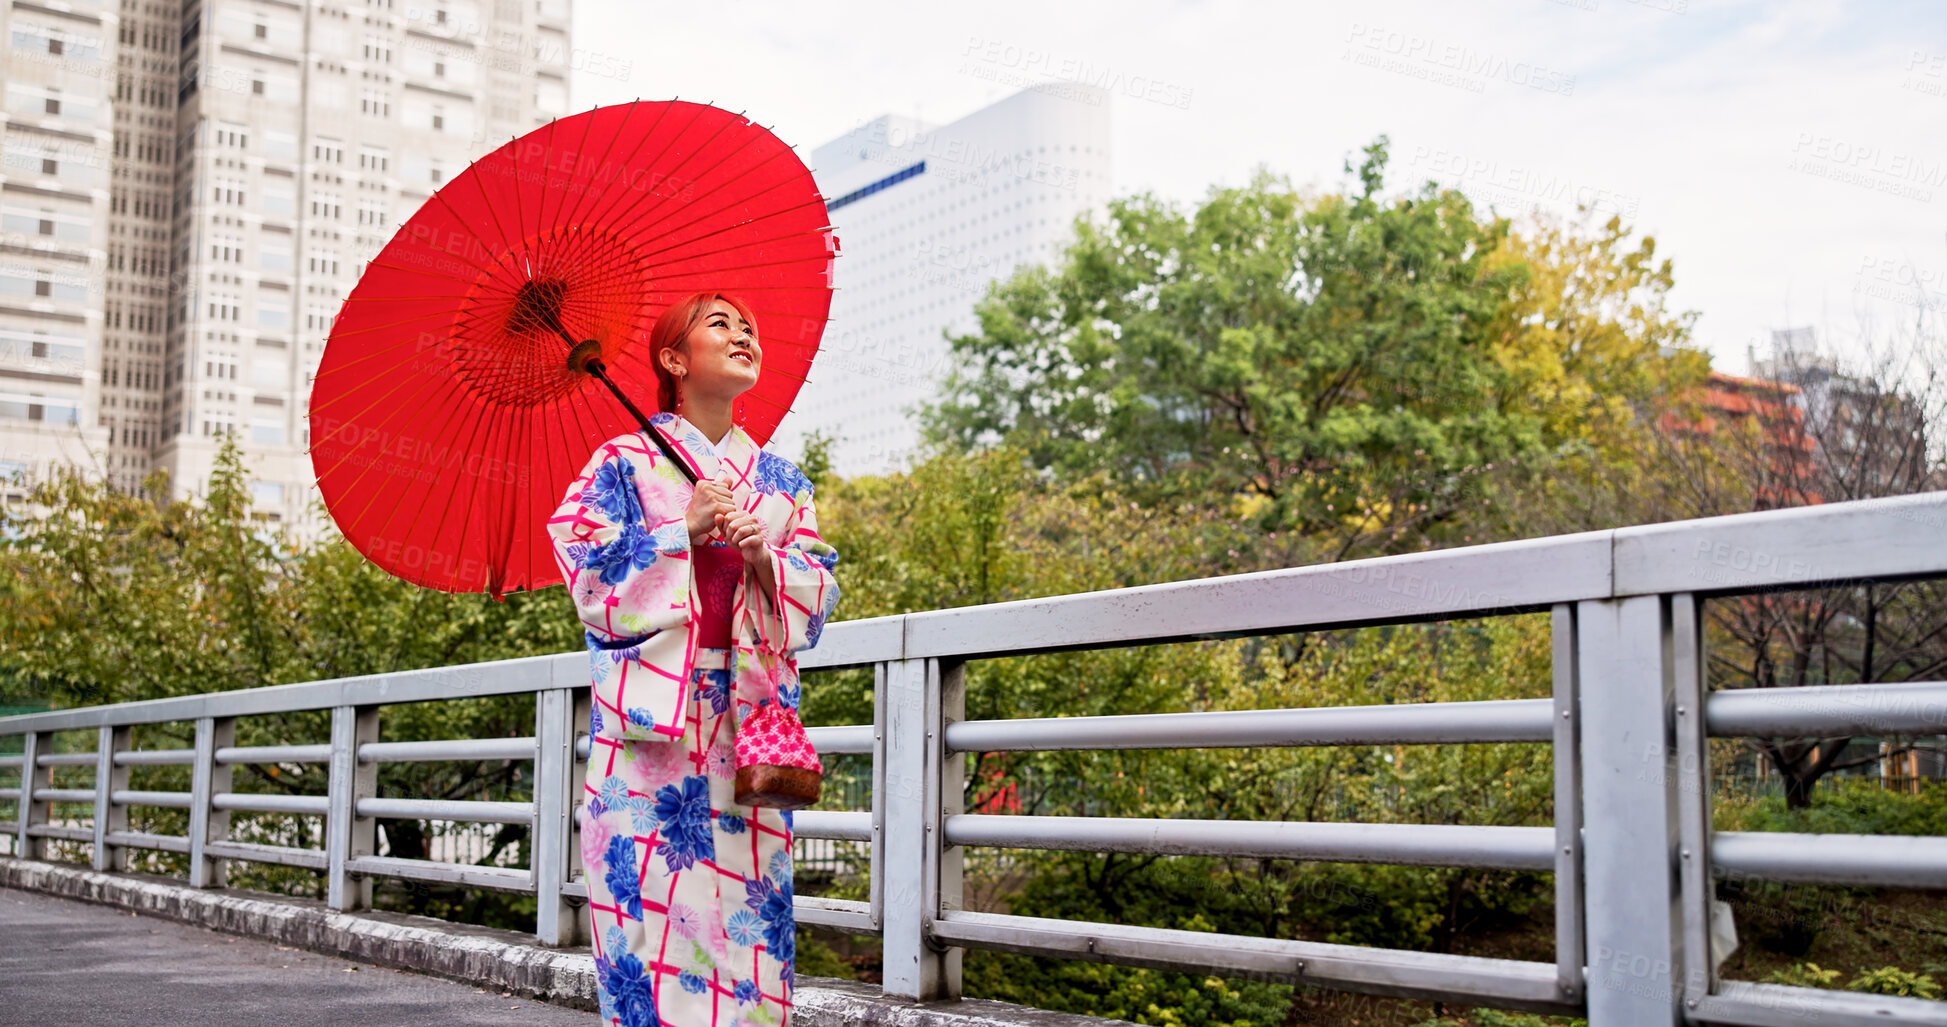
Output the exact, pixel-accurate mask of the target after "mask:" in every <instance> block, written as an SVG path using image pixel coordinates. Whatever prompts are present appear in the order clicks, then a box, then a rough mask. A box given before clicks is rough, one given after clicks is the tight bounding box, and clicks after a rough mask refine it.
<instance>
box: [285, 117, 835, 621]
mask: <svg viewBox="0 0 1947 1027" xmlns="http://www.w3.org/2000/svg"><path fill="white" fill-rule="evenodd" d="M837 247H838V242H837V239H836V238H835V237H833V236H832V235H831V230H830V221H829V219H828V218H827V216H826V213H825V203H824V199H823V198H822V197H821V196H820V195H819V193H818V187H817V185H816V184H814V183H813V182H812V178H811V173H810V172H809V171H807V170H806V169H805V166H804V164H803V163H802V162H801V161H799V160H798V158H797V155H796V154H794V153H793V152H792V151H791V149H790V147H788V146H786V145H784V144H783V143H782V142H780V141H779V140H778V139H777V137H776V136H773V135H772V134H771V133H770V132H769V131H767V130H766V129H764V128H763V127H761V126H759V125H756V124H754V123H752V122H750V121H749V120H747V119H745V118H743V117H742V116H741V115H736V114H731V113H729V112H727V111H723V110H719V109H717V108H715V107H711V106H708V105H705V104H696V103H685V102H682V101H667V102H659V103H650V102H636V103H631V104H623V105H620V106H616V107H607V108H601V109H598V110H594V111H590V112H588V113H586V114H580V115H576V116H574V117H569V118H563V119H561V120H559V121H555V122H553V123H551V124H549V125H547V126H546V127H544V128H540V129H537V130H535V131H534V132H531V133H529V134H527V135H525V136H523V137H521V138H519V139H516V140H514V141H512V142H509V143H508V144H507V145H505V146H503V147H501V148H500V149H498V150H495V151H494V152H493V153H491V154H489V155H487V156H486V157H484V158H482V159H481V160H480V161H479V162H478V163H476V164H473V165H471V166H469V167H468V168H467V170H465V171H464V172H462V173H461V174H460V175H459V176H458V177H456V178H454V179H453V181H451V182H450V183H448V184H447V185H445V186H444V187H442V188H441V189H440V190H439V192H438V193H436V194H435V195H434V196H433V197H432V198H431V199H430V200H428V201H426V203H425V205H424V206H422V207H420V209H419V212H418V213H416V214H414V215H413V217H412V219H411V220H410V221H408V222H406V223H405V225H403V226H402V227H401V228H400V229H399V232H398V234H397V235H395V236H394V237H393V238H392V241H391V242H390V243H388V244H387V245H386V247H385V249H384V250H383V251H382V252H381V253H380V254H379V255H378V257H377V258H376V259H374V260H373V261H372V262H371V263H370V264H369V265H368V266H367V268H366V270H365V273H364V276H363V277H362V278H360V279H359V283H358V286H357V287H356V288H354V289H353V290H352V293H351V296H350V297H349V298H348V299H346V301H345V305H344V309H343V311H342V312H341V313H340V314H339V315H338V319H337V321H336V323H335V324H334V326H333V328H332V332H331V338H330V341H329V342H328V343H327V345H326V347H325V352H324V357H323V360H322V361H321V362H320V364H319V366H318V374H317V380H316V382H315V383H314V384H313V386H312V390H311V410H310V418H311V464H312V468H313V469H314V470H315V471H316V473H317V476H318V487H319V489H320V490H321V491H322V492H323V494H324V500H325V506H326V507H327V509H329V510H330V511H331V516H332V518H333V519H334V520H335V521H336V522H337V524H338V528H339V530H340V531H342V532H343V533H344V535H345V537H346V538H347V539H349V540H350V541H351V543H352V544H353V545H354V546H357V547H358V549H359V551H360V552H362V553H364V554H365V556H366V557H367V558H369V559H370V560H371V561H372V562H373V563H376V564H378V565H379V566H380V567H382V568H384V569H385V570H387V571H389V572H391V573H392V574H395V575H397V576H399V577H401V578H404V579H406V580H407V581H411V582H414V583H415V584H419V585H423V586H426V587H428V588H436V589H440V590H442V591H447V592H478V591H487V592H491V593H493V594H495V595H499V594H501V593H504V592H512V591H518V590H521V589H534V588H541V587H544V586H547V585H552V584H555V583H556V582H559V581H560V580H561V576H560V574H559V573H558V572H557V570H556V569H555V564H554V559H553V556H552V554H551V552H550V550H549V545H548V541H547V538H546V534H545V531H544V525H545V524H546V520H547V517H548V515H549V514H551V513H552V512H553V510H554V508H555V505H556V504H557V503H558V502H559V501H560V498H561V492H562V490H564V489H565V488H566V487H567V484H568V482H569V481H571V480H572V479H573V478H574V476H575V475H576V474H577V473H578V472H579V471H580V470H581V467H582V464H583V463H585V462H586V461H587V459H588V455H589V454H590V453H591V452H593V451H594V449H595V447H596V446H598V445H600V444H601V443H602V442H604V441H606V440H608V439H610V438H613V437H615V436H616V435H620V434H623V433H625V432H628V431H631V430H634V429H636V427H637V426H638V421H637V418H636V417H635V416H634V415H633V414H632V413H631V412H630V411H629V410H627V409H625V408H624V405H623V404H622V403H621V402H618V398H617V395H619V393H617V394H611V391H610V389H609V388H606V387H604V384H603V383H601V382H598V381H597V380H596V376H597V375H601V374H604V373H605V374H606V376H607V378H608V380H609V381H610V382H612V383H613V384H614V385H615V386H619V388H620V391H621V392H626V393H627V394H628V395H629V396H630V397H631V398H632V399H634V400H635V403H636V404H637V405H640V406H642V407H644V408H648V409H653V406H654V401H655V399H656V389H657V386H656V379H655V376H654V373H653V372H652V371H651V369H650V364H649V354H648V352H647V350H648V339H649V331H650V328H651V327H652V326H653V325H654V324H655V322H656V317H657V315H659V314H660V313H661V312H662V311H663V309H664V308H665V307H666V306H668V305H669V304H670V303H673V302H675V301H676V300H678V299H681V298H682V297H684V296H687V295H689V294H691V293H694V292H697V291H699V290H704V289H710V290H721V291H723V292H727V293H731V294H733V295H736V296H738V297H740V298H742V299H744V300H745V301H746V302H748V303H749V304H750V305H751V306H752V308H753V311H752V312H753V313H754V314H756V316H757V320H758V328H759V330H760V332H761V334H762V339H763V345H764V370H763V375H762V377H761V379H760V380H759V382H758V384H757V386H756V388H754V389H752V390H751V391H750V392H749V393H746V394H745V396H744V397H743V398H742V399H741V400H739V402H738V405H737V408H736V411H735V415H734V416H735V419H736V421H737V423H738V424H741V425H743V427H744V429H745V430H746V431H748V432H749V433H750V434H751V436H752V437H753V438H755V439H756V440H757V442H758V443H759V444H762V443H763V442H765V441H766V440H768V439H769V438H770V437H771V433H772V432H773V431H775V430H776V428H777V423H778V420H779V418H781V417H782V416H783V415H784V414H785V413H786V412H787V411H788V410H789V409H790V407H791V401H792V399H793V398H794V397H795V396H796V395H797V392H798V387H799V386H800V385H801V384H802V383H803V381H804V377H805V373H806V371H808V370H809V369H810V366H811V358H812V356H813V355H814V354H815V353H816V352H817V349H818V340H819V336H820V335H821V334H822V333H823V331H824V326H825V320H826V315H827V313H828V312H829V310H830V307H831V263H832V257H833V254H834V253H835V252H836V251H837ZM571 347H572V353H573V357H574V359H573V360H572V361H571V359H570V355H571ZM591 372H592V373H591Z"/></svg>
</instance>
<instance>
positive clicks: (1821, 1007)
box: [1690, 981, 1947, 1027]
mask: <svg viewBox="0 0 1947 1027" xmlns="http://www.w3.org/2000/svg"><path fill="white" fill-rule="evenodd" d="M1719 987H1720V988H1721V990H1720V991H1719V992H1718V993H1717V994H1714V995H1703V996H1699V997H1698V998H1697V1000H1696V1005H1695V1006H1694V1007H1693V1008H1692V1009H1691V1011H1690V1016H1691V1019H1692V1021H1693V1022H1695V1023H1708V1024H1734V1025H1738V1027H1803V1025H1805V1024H1810V1023H1815V1024H1818V1025H1819V1027H1882V1025H1884V1024H1889V1023H1921V1024H1935V1025H1940V1024H1947V1008H1943V1006H1942V1004H1941V1002H1940V1001H1939V1000H1937V999H1924V998H1904V997H1901V996H1897V995H1866V994H1861V993H1859V992H1856V991H1831V990H1827V989H1823V988H1791V987H1786V986H1784V985H1779V984H1749V983H1746V982H1744V981H1725V982H1724V983H1723V984H1722V985H1720V986H1719Z"/></svg>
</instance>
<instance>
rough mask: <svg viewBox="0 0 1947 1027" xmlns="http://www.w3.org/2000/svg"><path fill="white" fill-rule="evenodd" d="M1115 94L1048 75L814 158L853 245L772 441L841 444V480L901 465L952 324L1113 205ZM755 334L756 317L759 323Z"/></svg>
mask: <svg viewBox="0 0 1947 1027" xmlns="http://www.w3.org/2000/svg"><path fill="white" fill-rule="evenodd" d="M1108 103H1109V93H1108V91H1107V90H1104V89H1099V88H1095V87H1092V86H1084V85H1079V84H1074V83H1066V82H1062V83H1050V84H1047V85H1044V86H1037V87H1034V88H1030V89H1027V90H1025V91H1023V92H1020V93H1016V94H1015V95H1013V96H1010V97H1008V98H1007V99H1005V100H1002V101H1000V102H999V103H996V104H993V105H992V106H989V107H986V108H983V109H981V110H979V111H976V112H974V113H972V114H969V115H967V116H966V117H964V118H961V119H960V120H958V121H955V122H953V123H952V124H948V125H942V126H933V125H927V124H924V123H922V122H920V121H918V120H916V119H913V118H907V117H902V116H899V115H891V114H889V115H885V116H883V117H880V118H877V119H875V120H873V121H870V122H867V123H866V124H864V125H861V126H860V127H858V128H856V129H854V130H852V131H851V132H848V133H846V134H845V135H843V136H840V137H839V138H837V139H835V140H833V141H831V142H829V143H827V144H825V145H824V146H821V147H819V148H818V149H817V150H816V151H815V152H814V153H813V155H812V160H811V166H812V170H813V173H814V174H815V175H816V177H817V179H818V183H819V186H820V188H822V189H823V191H824V193H825V195H826V197H828V200H827V207H828V208H829V209H830V211H831V217H832V223H833V225H835V226H836V228H837V230H838V233H837V234H838V236H839V238H840V240H841V242H842V243H843V246H844V249H843V252H842V256H841V257H840V259H839V261H838V263H837V267H836V270H835V271H834V275H835V284H836V285H837V286H838V293H837V295H836V297H835V298H834V299H833V302H832V323H831V324H830V325H829V326H828V327H827V328H826V330H825V337H824V343H823V345H822V347H821V351H820V353H819V354H818V357H817V360H816V361H815V362H814V363H813V364H812V369H811V379H812V380H811V382H810V383H808V384H807V385H805V386H804V389H803V391H802V392H801V393H800V394H799V398H798V401H797V403H796V404H795V405H794V408H793V409H794V412H793V413H792V415H791V416H790V417H788V418H786V419H785V421H784V424H783V425H782V426H781V428H780V431H779V435H778V438H777V440H776V442H775V446H776V447H777V449H778V450H779V451H780V452H782V453H786V454H790V455H793V456H798V455H802V453H803V447H804V443H805V439H806V437H807V436H808V435H809V434H811V433H813V432H819V433H822V434H824V435H826V436H827V437H828V438H831V439H832V440H833V446H832V449H831V456H832V463H833V467H834V469H835V470H836V471H837V472H838V473H840V474H843V475H856V474H877V473H884V472H886V471H889V470H893V469H896V468H897V467H899V466H900V464H901V463H902V461H903V460H904V458H905V457H906V456H907V455H909V454H910V453H911V451H912V449H913V447H914V446H915V444H916V443H917V442H918V441H919V428H918V423H917V420H916V418H915V417H914V416H913V412H912V411H913V408H914V407H915V406H916V405H917V404H919V403H921V402H924V401H927V400H930V399H933V398H934V397H936V396H937V395H938V390H939V385H940V382H941V380H942V379H943V378H944V376H945V373H946V370H947V360H948V356H949V351H948V344H947V341H946V333H948V332H955V333H961V332H968V331H971V330H972V329H973V328H974V327H975V325H976V323H977V322H976V321H975V318H974V305H975V303H976V302H977V301H978V300H979V299H980V298H981V297H982V296H983V295H985V293H986V291H987V288H988V286H989V285H990V284H991V283H992V282H994V281H996V280H998V279H1002V278H1005V277H1007V276H1009V275H1011V274H1012V273H1013V272H1014V271H1015V270H1016V269H1017V268H1019V267H1021V266H1023V265H1027V264H1034V263H1052V262H1053V261H1054V260H1055V259H1056V258H1057V257H1058V256H1059V255H1060V252H1061V250H1062V249H1063V248H1064V247H1065V246H1066V245H1067V243H1068V242H1069V241H1070V240H1071V239H1072V238H1073V235H1074V221H1075V218H1076V217H1077V216H1078V215H1080V214H1082V213H1083V212H1085V211H1089V210H1092V209H1096V208H1099V207H1100V206H1101V205H1102V204H1103V203H1105V202H1106V201H1107V200H1108V198H1109V187H1110V171H1111V167H1112V165H1111V161H1110V154H1111V148H1110V139H1109V107H1108ZM760 327H761V326H760Z"/></svg>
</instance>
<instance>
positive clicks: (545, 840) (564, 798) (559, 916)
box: [531, 688, 585, 945]
mask: <svg viewBox="0 0 1947 1027" xmlns="http://www.w3.org/2000/svg"><path fill="white" fill-rule="evenodd" d="M576 691H585V689H575V690H572V691H571V690H569V689H565V688H549V689H543V690H542V691H540V692H538V693H536V694H535V698H534V861H533V863H532V864H531V865H532V866H533V868H534V897H535V902H536V905H535V917H534V934H535V937H536V938H538V939H539V941H540V942H541V944H543V945H574V944H577V943H578V942H579V941H580V940H581V934H582V932H581V930H580V924H581V915H580V912H579V911H578V910H577V909H576V908H575V907H573V906H571V905H569V904H568V902H567V901H566V900H565V899H564V898H563V896H562V894H561V886H562V885H563V884H566V883H567V881H568V862H569V852H570V849H571V841H572V835H573V830H572V826H573V825H572V821H573V819H574V816H573V813H574V808H575V792H576V791H578V790H579V789H580V787H581V782H580V781H578V780H577V779H576V778H575V719H574V713H573V710H574V694H575V692H576Z"/></svg>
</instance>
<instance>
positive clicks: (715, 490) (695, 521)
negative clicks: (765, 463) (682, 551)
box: [683, 478, 737, 546]
mask: <svg viewBox="0 0 1947 1027" xmlns="http://www.w3.org/2000/svg"><path fill="white" fill-rule="evenodd" d="M736 512H737V506H736V504H735V503H732V502H731V501H730V480H729V479H728V478H724V479H721V480H718V481H699V482H697V483H696V491H695V492H694V493H692V494H691V495H690V508H689V510H688V511H687V512H686V513H685V514H684V517H683V520H684V524H685V525H686V526H687V527H688V528H689V530H690V545H692V546H700V545H702V544H703V543H704V542H705V541H707V540H708V539H709V538H710V536H711V535H713V534H720V533H722V531H723V529H724V525H725V523H726V522H727V521H728V519H729V518H730V516H731V515H732V514H734V513H736Z"/></svg>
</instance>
